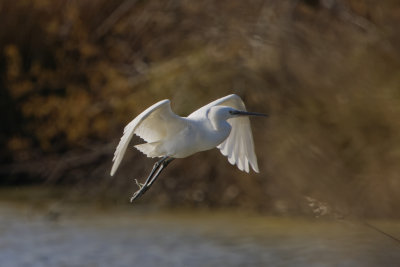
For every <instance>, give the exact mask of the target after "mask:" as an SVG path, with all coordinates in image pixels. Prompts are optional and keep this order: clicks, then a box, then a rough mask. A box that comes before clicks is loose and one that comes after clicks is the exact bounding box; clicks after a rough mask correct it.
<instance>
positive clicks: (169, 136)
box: [111, 94, 263, 175]
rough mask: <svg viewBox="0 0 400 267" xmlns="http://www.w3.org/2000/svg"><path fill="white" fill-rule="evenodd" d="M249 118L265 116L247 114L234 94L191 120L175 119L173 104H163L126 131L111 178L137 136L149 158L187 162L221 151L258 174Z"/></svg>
mask: <svg viewBox="0 0 400 267" xmlns="http://www.w3.org/2000/svg"><path fill="white" fill-rule="evenodd" d="M248 115H263V114H259V113H251V112H246V108H245V105H244V103H243V101H242V99H241V98H240V97H239V96H237V95H234V94H232V95H228V96H225V97H223V98H220V99H218V100H215V101H213V102H211V103H210V104H208V105H206V106H204V107H202V108H200V109H198V110H196V111H195V112H193V113H192V114H190V115H189V116H188V117H180V116H178V115H176V114H175V113H173V112H172V110H171V106H170V101H169V100H167V99H166V100H162V101H160V102H158V103H156V104H154V105H152V106H151V107H149V108H148V109H146V110H145V111H143V112H142V113H141V114H140V115H139V116H137V117H136V118H135V119H134V120H132V121H131V122H130V123H129V124H128V125H127V126H126V127H125V129H124V134H123V136H122V138H121V141H120V142H119V144H118V146H117V149H116V151H115V154H114V159H113V161H114V164H113V166H112V169H111V175H114V174H115V172H116V170H117V168H118V166H119V165H120V163H121V160H122V158H123V156H124V154H125V151H126V149H127V147H128V144H129V142H130V140H131V139H132V136H133V135H134V134H136V135H138V136H139V137H141V138H142V139H143V140H145V141H146V143H144V144H140V145H136V146H135V147H136V148H137V149H138V150H140V151H141V152H143V153H144V154H146V155H147V156H148V157H163V158H164V157H165V158H167V157H169V158H184V157H187V156H190V155H192V154H194V153H196V152H200V151H205V150H209V149H212V148H214V147H218V148H219V149H220V150H221V153H222V154H223V155H225V156H227V157H228V160H229V162H230V163H231V164H233V165H234V164H236V165H237V166H238V168H239V169H240V170H242V171H246V172H249V169H250V168H249V165H250V166H251V168H252V169H253V170H254V171H255V172H259V170H258V165H257V157H256V155H255V153H254V142H253V136H252V132H251V128H250V120H249V118H248ZM155 168H156V166H155ZM153 170H154V168H153ZM160 172H161V171H160Z"/></svg>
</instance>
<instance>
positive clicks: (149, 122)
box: [111, 99, 185, 176]
mask: <svg viewBox="0 0 400 267" xmlns="http://www.w3.org/2000/svg"><path fill="white" fill-rule="evenodd" d="M183 127H185V123H184V120H183V119H182V118H181V117H179V116H178V115H176V114H175V113H173V112H172V110H171V105H170V101H169V100H168V99H165V100H162V101H160V102H158V103H156V104H154V105H152V106H151V107H149V108H148V109H146V110H145V111H143V112H142V113H141V114H140V115H139V116H137V117H136V118H135V119H133V120H132V121H131V122H130V123H129V124H128V125H126V127H125V128H124V134H123V136H122V137H121V140H120V142H119V144H118V146H117V149H116V150H115V153H114V158H113V161H114V164H113V166H112V169H111V176H113V175H114V173H115V172H116V170H117V169H118V166H119V164H120V163H121V160H122V158H123V157H124V154H125V151H126V148H127V147H128V144H129V142H130V141H131V139H132V136H133V134H136V135H138V136H140V137H141V138H142V139H144V140H145V141H146V142H148V143H152V142H157V141H160V140H162V139H164V138H165V137H167V136H169V135H171V134H174V133H176V132H178V131H180V130H181V129H182V128H183Z"/></svg>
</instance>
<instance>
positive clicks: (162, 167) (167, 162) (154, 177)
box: [147, 158, 174, 188]
mask: <svg viewBox="0 0 400 267" xmlns="http://www.w3.org/2000/svg"><path fill="white" fill-rule="evenodd" d="M173 160H174V158H169V159H166V160H164V161H163V162H162V163H161V167H160V168H158V171H157V172H156V173H155V174H154V175H153V177H152V178H151V180H150V182H149V183H148V184H147V187H148V188H150V186H151V185H152V184H153V183H154V181H155V180H156V179H157V178H158V176H159V175H160V173H161V172H162V171H163V170H164V169H165V168H166V167H167V166H168V164H170V163H171V161H173Z"/></svg>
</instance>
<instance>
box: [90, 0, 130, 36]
mask: <svg viewBox="0 0 400 267" xmlns="http://www.w3.org/2000/svg"><path fill="white" fill-rule="evenodd" d="M136 2H137V1H136V0H125V1H123V2H122V3H121V4H120V5H119V6H118V7H117V8H116V9H115V10H114V11H113V12H112V13H111V14H110V15H109V16H108V17H107V18H106V19H105V20H104V21H103V23H102V24H100V26H99V27H98V28H97V29H96V30H95V34H94V35H95V38H96V39H100V38H101V37H103V36H104V35H106V34H107V33H108V32H109V31H110V29H111V28H112V27H113V26H114V25H115V23H117V22H118V21H119V20H120V19H121V18H122V17H123V16H124V15H125V14H126V13H128V12H129V11H130V9H131V8H133V6H134V5H135V4H136Z"/></svg>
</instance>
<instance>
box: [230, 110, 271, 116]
mask: <svg viewBox="0 0 400 267" xmlns="http://www.w3.org/2000/svg"><path fill="white" fill-rule="evenodd" d="M231 114H232V115H238V116H262V117H268V115H266V114H263V113H258V112H248V111H240V110H234V111H232V112H231Z"/></svg>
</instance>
